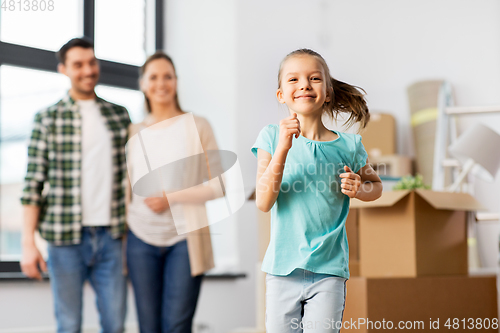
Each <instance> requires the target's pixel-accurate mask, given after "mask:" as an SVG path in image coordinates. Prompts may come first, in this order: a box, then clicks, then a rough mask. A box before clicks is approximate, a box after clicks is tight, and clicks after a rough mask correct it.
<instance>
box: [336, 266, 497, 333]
mask: <svg viewBox="0 0 500 333" xmlns="http://www.w3.org/2000/svg"><path fill="white" fill-rule="evenodd" d="M449 318H450V319H451V320H450V323H451V324H452V325H453V319H454V318H457V320H456V321H459V327H458V328H457V327H456V326H455V327H453V326H451V329H448V327H447V326H445V324H446V321H447V320H448V319H449ZM469 318H473V319H474V321H476V320H479V321H481V323H482V324H483V325H482V329H480V328H479V325H477V326H474V327H473V329H470V328H469V327H466V328H465V329H463V326H462V325H463V324H464V323H463V322H462V319H465V324H466V325H469V324H470V323H469V322H468V319H469ZM496 318H498V316H497V288H496V276H494V275H493V276H481V277H479V276H478V277H468V276H438V277H419V278H389V279H387V278H364V277H353V278H351V279H349V281H347V297H346V303H345V311H344V317H343V323H346V322H347V323H348V324H347V325H345V324H344V328H343V329H342V332H360V333H361V332H363V333H364V332H394V329H399V330H401V329H400V328H404V325H406V328H407V329H405V330H404V331H405V332H406V331H412V332H413V331H419V332H429V331H431V330H432V331H433V332H438V331H452V332H478V331H479V332H485V331H487V332H498V328H497V329H493V327H494V326H493V325H492V324H493V320H497V321H496V323H497V324H498V319H496ZM360 319H361V320H360ZM363 320H364V322H365V324H362V325H361V324H360V323H362V322H363ZM367 320H370V321H371V322H372V324H371V325H372V326H370V327H368V326H369V324H368V323H367ZM437 320H439V323H437ZM382 321H385V327H386V329H383V327H382V325H383V322H382ZM389 321H390V322H392V324H393V328H392V329H388V326H389V323H388V322H389ZM400 322H403V324H402V325H403V326H401V327H400V328H399V327H398V328H397V326H398V325H399V323H400ZM487 322H489V329H484V327H485V324H487ZM351 323H356V325H355V326H351ZM431 324H432V325H433V327H432V328H431V327H430V325H431ZM474 324H476V322H475V323H474ZM378 325H380V327H379V326H378ZM410 326H412V328H411V329H410V328H409V327H410ZM417 327H420V329H419V328H417ZM496 327H498V325H497V326H496ZM377 328H378V329H377ZM396 332H397V331H396Z"/></svg>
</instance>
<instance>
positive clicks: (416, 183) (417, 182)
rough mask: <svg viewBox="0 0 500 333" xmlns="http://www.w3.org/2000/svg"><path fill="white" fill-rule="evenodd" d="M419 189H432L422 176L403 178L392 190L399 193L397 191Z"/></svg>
mask: <svg viewBox="0 0 500 333" xmlns="http://www.w3.org/2000/svg"><path fill="white" fill-rule="evenodd" d="M417 188H422V189H426V190H428V189H430V188H431V187H430V186H429V185H425V184H424V179H423V177H422V175H416V176H415V177H413V176H405V177H403V178H401V180H400V181H399V182H397V183H396V185H394V187H393V188H392V189H393V190H395V191H397V190H415V189H417Z"/></svg>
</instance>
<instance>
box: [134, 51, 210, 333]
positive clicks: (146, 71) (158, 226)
mask: <svg viewBox="0 0 500 333" xmlns="http://www.w3.org/2000/svg"><path fill="white" fill-rule="evenodd" d="M140 87H141V90H142V91H143V92H144V96H145V100H146V109H147V111H148V113H149V116H148V117H147V118H146V119H145V120H144V122H142V123H140V124H134V125H131V128H130V137H132V136H134V135H135V134H136V133H137V132H139V131H140V130H142V129H145V128H146V127H149V126H152V125H155V124H157V125H156V126H154V127H151V128H150V129H148V131H150V132H151V131H157V130H160V131H171V132H170V133H172V131H175V133H179V135H181V136H180V137H177V138H176V140H175V141H174V142H158V144H159V145H163V147H165V148H162V149H163V151H168V152H171V151H173V150H172V149H184V150H186V149H188V148H187V147H191V143H192V141H193V142H194V140H195V139H196V140H197V139H198V138H197V137H193V136H190V135H188V134H186V133H187V132H186V131H185V127H182V126H184V125H185V122H184V121H182V120H179V119H185V118H182V117H186V113H185V112H184V111H182V110H181V107H180V105H179V101H178V98H177V76H176V74H175V68H174V65H173V63H172V60H171V59H170V57H168V56H167V55H166V54H165V53H162V52H157V53H155V54H153V55H152V56H150V57H149V58H148V59H147V60H146V62H145V63H144V65H143V66H142V67H141V69H140ZM174 117H178V118H177V119H173V118H174ZM193 117H194V122H195V125H196V128H197V131H198V134H199V141H201V145H202V147H203V149H204V150H205V151H206V150H217V149H218V148H217V143H216V141H215V137H214V135H213V132H212V129H211V127H210V124H209V123H208V122H207V121H206V120H205V119H204V118H201V117H197V116H193ZM168 119H170V120H168ZM167 120H168V121H167ZM160 122H161V124H159V123H160ZM165 123H169V125H168V127H165V126H166V125H163V124H165ZM131 142H132V140H131V141H129V144H127V149H129V153H130V155H127V156H134V154H133V153H132V152H131V151H130V150H133V149H138V148H137V146H136V145H133V144H132V145H130V144H131ZM127 162H128V163H127V164H128V167H129V174H130V175H132V176H133V177H132V178H133V179H137V177H136V176H135V174H134V172H139V171H137V170H138V169H140V165H139V164H138V163H140V162H142V163H144V161H143V160H140V161H139V160H138V161H136V160H134V159H129V158H127ZM177 166H178V167H177V168H176V169H175V170H170V171H173V172H171V173H170V174H169V175H170V177H167V178H166V179H162V181H161V182H162V183H166V184H167V186H169V187H176V186H179V185H176V184H179V178H182V177H191V178H189V179H188V180H193V183H195V184H201V183H202V181H196V180H197V179H201V178H203V176H202V175H201V172H202V171H203V166H202V165H201V164H200V165H196V161H194V160H191V162H190V165H189V167H183V166H179V164H177ZM172 175H174V176H175V175H182V177H173V176H172ZM174 178H175V179H174ZM128 191H129V194H128V195H127V198H129V199H131V200H130V202H128V204H127V207H128V214H127V215H128V218H127V221H128V226H129V228H130V230H129V232H128V237H127V263H128V271H129V276H130V279H131V281H132V286H133V288H134V294H135V301H136V308H137V314H138V319H139V326H140V331H141V333H157V332H169V333H190V332H191V326H192V321H193V316H194V313H195V308H196V303H197V300H198V295H199V292H200V285H201V280H202V274H203V273H204V272H205V271H207V270H209V269H211V268H213V266H214V262H213V255H212V246H211V242H210V230H209V228H208V222H207V216H206V211H205V208H204V207H205V206H204V204H203V203H204V202H205V201H207V200H210V199H213V198H214V197H215V194H214V192H213V191H212V189H211V188H210V187H209V186H206V187H203V188H200V187H197V190H196V193H189V192H187V191H184V192H182V193H179V192H177V193H174V194H169V196H168V198H169V199H168V200H167V198H166V197H162V196H161V195H160V196H157V197H148V198H144V197H141V196H138V195H136V194H135V193H131V190H130V184H129V188H128ZM178 204H180V205H183V208H186V209H187V210H186V209H185V210H184V217H183V219H184V220H183V221H184V222H185V224H186V225H188V224H191V225H193V224H197V225H200V226H205V227H203V228H201V229H198V230H195V231H192V232H189V233H178V232H177V228H178V227H182V226H180V225H179V220H176V221H175V223H174V220H173V215H172V212H171V210H170V206H171V205H172V207H173V205H178ZM200 204H201V205H200Z"/></svg>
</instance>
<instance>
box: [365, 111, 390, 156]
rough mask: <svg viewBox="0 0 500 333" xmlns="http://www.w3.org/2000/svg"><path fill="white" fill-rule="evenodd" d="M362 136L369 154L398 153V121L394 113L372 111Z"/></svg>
mask: <svg viewBox="0 0 500 333" xmlns="http://www.w3.org/2000/svg"><path fill="white" fill-rule="evenodd" d="M361 136H362V137H363V145H364V146H365V149H366V152H367V153H368V155H369V156H381V155H392V154H396V121H395V120H394V117H393V116H392V115H390V114H385V113H372V114H371V115H370V121H369V122H368V125H367V126H366V128H365V129H364V130H363V132H362V133H361Z"/></svg>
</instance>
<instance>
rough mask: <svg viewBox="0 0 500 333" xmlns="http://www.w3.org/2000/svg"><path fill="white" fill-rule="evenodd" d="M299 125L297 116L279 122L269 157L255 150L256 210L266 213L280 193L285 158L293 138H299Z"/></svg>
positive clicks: (259, 150) (264, 152)
mask: <svg viewBox="0 0 500 333" xmlns="http://www.w3.org/2000/svg"><path fill="white" fill-rule="evenodd" d="M299 135H300V123H299V120H298V119H297V114H296V113H293V114H292V115H291V116H290V117H288V118H285V119H283V120H281V122H280V133H279V142H278V146H277V147H276V151H275V152H274V156H271V154H269V153H268V152H267V151H265V150H263V149H258V150H257V159H258V166H257V186H256V190H255V192H256V193H255V203H256V204H257V208H259V209H260V210H261V211H263V212H268V211H269V210H271V208H272V207H273V205H274V203H275V202H276V199H277V198H278V194H279V192H280V187H281V181H282V179H283V170H284V168H285V161H286V156H287V155H288V151H289V150H290V148H291V147H292V140H293V137H294V136H295V137H297V138H298V137H299Z"/></svg>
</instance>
